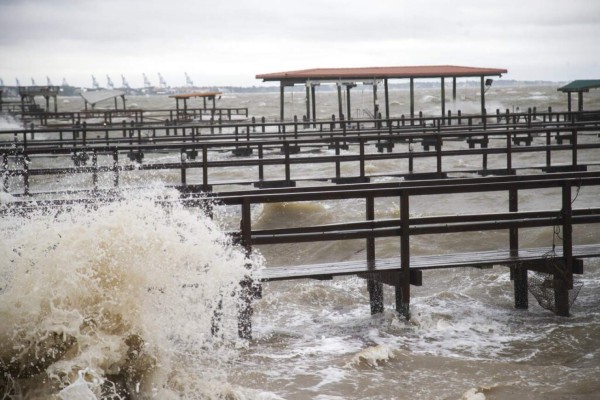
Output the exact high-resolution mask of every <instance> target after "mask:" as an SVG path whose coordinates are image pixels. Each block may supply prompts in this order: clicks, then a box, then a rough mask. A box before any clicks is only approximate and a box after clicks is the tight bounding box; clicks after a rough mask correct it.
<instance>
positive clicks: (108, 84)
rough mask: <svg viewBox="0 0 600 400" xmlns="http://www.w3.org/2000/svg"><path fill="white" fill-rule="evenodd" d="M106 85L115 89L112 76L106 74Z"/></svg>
mask: <svg viewBox="0 0 600 400" xmlns="http://www.w3.org/2000/svg"><path fill="white" fill-rule="evenodd" d="M106 87H107V88H108V89H114V88H115V85H114V84H113V81H112V79H110V76H108V75H106Z"/></svg>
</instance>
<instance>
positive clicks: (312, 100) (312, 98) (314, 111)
mask: <svg viewBox="0 0 600 400" xmlns="http://www.w3.org/2000/svg"><path fill="white" fill-rule="evenodd" d="M316 90H317V89H316V86H315V85H310V104H311V106H312V120H313V122H314V121H316V120H317V101H316V100H317V95H316ZM313 127H315V128H316V127H317V125H316V124H314V125H313Z"/></svg>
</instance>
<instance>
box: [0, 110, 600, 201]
mask: <svg viewBox="0 0 600 400" xmlns="http://www.w3.org/2000/svg"><path fill="white" fill-rule="evenodd" d="M549 119H550V118H549ZM380 122H381V121H371V123H375V124H376V123H380ZM598 123H600V121H592V122H589V121H588V122H585V123H573V122H572V121H569V122H561V123H557V122H556V121H555V120H554V119H552V122H548V123H546V124H545V125H544V124H543V123H541V124H538V125H535V126H528V124H525V125H519V124H516V125H513V124H510V125H506V124H500V125H501V127H496V128H494V129H492V127H491V126H489V127H488V128H487V129H484V128H483V127H482V126H479V127H465V126H460V125H456V126H454V125H452V126H444V125H439V124H438V125H436V126H434V127H413V126H400V127H398V126H396V127H393V128H391V126H393V124H391V125H390V126H388V127H381V128H372V129H361V130H355V131H351V132H340V131H339V130H337V129H336V130H330V131H327V130H326V131H312V130H308V131H303V132H298V131H296V132H292V133H290V134H281V133H277V132H272V133H264V134H263V133H260V132H259V133H256V134H254V133H253V134H252V135H250V132H249V130H248V132H246V134H245V135H242V136H239V135H236V134H234V135H225V134H224V135H210V134H209V135H204V136H200V135H198V136H196V135H193V134H192V135H191V136H190V135H188V136H177V137H175V136H165V135H162V136H157V137H156V138H154V137H146V138H145V139H144V140H143V141H141V139H140V137H141V136H140V135H141V133H140V132H141V128H134V129H128V128H127V129H123V135H124V136H125V137H113V136H111V135H110V134H109V133H110V132H113V133H114V132H115V130H114V129H113V128H98V129H99V130H97V131H95V132H97V133H102V135H104V137H99V138H95V139H90V138H87V139H86V135H85V134H83V131H82V130H77V129H76V128H73V130H72V131H71V132H70V133H71V135H74V138H73V139H68V140H67V139H66V138H65V137H61V138H59V139H52V138H50V139H39V138H37V139H34V140H32V139H31V138H29V139H27V138H28V137H29V136H31V135H32V134H33V132H31V131H28V130H25V131H22V132H15V133H12V135H14V137H15V141H12V140H10V141H6V142H5V143H6V144H5V145H4V146H3V145H2V144H1V143H2V142H0V154H1V155H2V159H1V165H0V174H1V175H2V176H3V180H4V182H3V187H4V190H6V191H11V192H14V190H10V186H11V182H14V183H15V184H16V185H18V181H19V179H21V180H22V181H21V182H22V184H21V187H22V190H23V192H24V194H29V193H30V192H33V191H35V190H36V189H35V188H32V187H31V186H30V185H31V183H30V180H29V177H33V176H37V177H40V176H44V175H46V176H48V175H64V174H87V175H88V176H90V177H91V179H90V180H91V182H90V183H91V186H93V188H94V189H96V190H98V189H100V188H99V187H98V184H97V183H98V176H99V175H101V174H105V175H106V174H107V173H108V174H112V175H113V179H112V181H113V182H114V187H118V186H119V184H120V181H121V179H120V175H122V174H123V173H128V172H130V173H134V174H136V175H140V174H142V173H143V172H144V171H148V172H149V173H152V174H153V173H155V172H156V171H164V172H169V171H174V172H178V173H179V175H180V182H181V185H182V186H186V187H187V188H188V189H190V190H201V191H212V190H213V187H214V186H224V185H254V186H256V187H259V188H269V187H293V186H295V185H296V183H297V182H299V181H309V180H314V181H330V182H333V183H336V184H345V183H359V182H369V181H370V180H371V179H374V178H380V177H384V176H391V177H402V178H404V179H432V178H443V177H446V176H448V174H451V173H454V174H479V175H514V174H516V173H517V171H518V170H522V169H537V170H541V171H543V172H566V171H585V170H587V168H588V167H593V166H596V165H598V164H599V162H598V161H593V160H591V159H589V157H588V159H587V160H586V162H585V164H582V163H581V162H580V161H579V153H580V152H582V151H589V150H595V149H599V148H600V141H598V140H594V139H592V140H589V139H588V140H587V141H585V142H583V143H582V140H581V137H583V136H584V135H586V136H589V137H593V138H595V137H596V135H597V132H598V130H599V129H600V128H598V126H597V125H598ZM283 126H285V125H283ZM297 127H298V126H297V124H296V125H295V128H297ZM110 129H113V130H112V131H111V130H110ZM161 129H164V128H161ZM194 129H195V128H194ZM117 131H118V132H120V131H119V130H118V129H117ZM133 131H135V132H137V133H136V135H137V137H128V135H130V134H131V133H132V132H133ZM43 132H45V131H42V133H43ZM91 132H94V131H93V130H90V132H88V134H91ZM4 133H5V134H9V133H10V132H4ZM54 133H56V132H54ZM36 134H38V135H39V134H40V132H38V131H36ZM45 134H49V133H48V132H46V133H45ZM61 135H62V134H61ZM527 138H529V139H530V140H525V139H527ZM578 138H579V139H578ZM553 140H554V141H553ZM448 143H454V144H452V145H451V146H450V145H448ZM523 143H524V144H525V145H522V144H523ZM416 144H420V145H421V147H422V149H419V148H415V146H414V145H416ZM478 146H479V147H478ZM375 148H376V149H377V152H375V151H374V149H375ZM394 148H395V149H394ZM301 149H304V150H305V151H301ZM326 149H329V150H331V151H327V150H326ZM322 150H325V153H322V152H321V151H322ZM559 152H560V153H563V154H568V159H569V162H568V163H564V162H563V163H561V164H557V163H556V161H555V159H556V156H557V154H558V153H559ZM152 153H155V154H160V155H161V156H163V157H164V155H165V154H171V155H172V156H173V157H175V159H176V160H174V161H173V162H158V161H153V160H152V158H151V157H147V155H149V154H152ZM228 153H230V154H232V155H228ZM527 153H530V154H535V153H540V154H543V155H544V156H545V157H544V158H545V160H544V161H545V162H539V161H538V162H536V163H531V161H529V162H528V163H527V164H524V163H523V162H522V161H520V162H518V163H517V162H516V161H515V160H514V159H516V158H517V157H518V156H519V155H522V154H527ZM39 157H46V158H48V157H54V158H56V159H57V163H58V159H60V158H63V159H64V158H66V159H67V160H64V161H67V162H72V163H73V164H74V166H72V167H65V166H63V167H57V168H40V167H39V166H38V167H36V160H37V158H39ZM452 157H477V158H480V160H481V166H480V167H475V168H474V167H470V168H465V167H462V168H460V167H458V168H457V167H456V166H452V167H450V166H448V163H447V162H446V160H447V159H451V158H452ZM499 157H500V158H504V160H503V161H501V162H500V165H501V167H498V158H499ZM69 158H70V160H69ZM563 158H564V157H563ZM428 159H429V160H430V161H431V160H432V161H433V162H434V164H435V167H434V168H431V167H427V169H423V167H422V166H421V165H422V164H423V161H427V160H428ZM385 160H397V161H401V162H403V163H404V166H403V167H402V169H400V168H398V169H394V170H389V171H384V172H370V171H368V168H367V163H369V162H379V161H385ZM492 161H493V162H494V167H490V164H491V162H492ZM61 164H63V165H64V162H63V163H61ZM306 164H310V165H316V164H322V165H323V166H324V167H331V166H333V167H334V171H333V172H318V171H317V172H312V173H310V174H307V173H303V174H302V175H300V174H298V173H296V172H295V169H296V168H299V167H301V166H302V165H306ZM430 164H431V162H430ZM347 165H351V166H352V167H354V168H355V169H357V170H358V171H357V172H355V173H353V174H348V173H345V174H343V173H342V166H347ZM223 168H240V169H244V171H248V168H251V171H254V173H255V174H256V175H255V176H254V177H253V178H252V177H247V176H245V177H243V178H241V179H227V180H224V179H218V180H217V179H214V178H212V176H213V175H215V172H216V171H218V170H219V169H223ZM267 168H270V169H271V171H272V170H273V168H279V169H281V171H280V176H278V177H273V172H270V177H267V174H266V173H265V170H266V169H267ZM328 169H329V168H324V170H325V171H327V170H328ZM192 176H193V178H191V179H190V177H192ZM104 181H105V182H106V179H105V180H104ZM109 181H110V180H109ZM36 182H43V181H42V180H40V179H36Z"/></svg>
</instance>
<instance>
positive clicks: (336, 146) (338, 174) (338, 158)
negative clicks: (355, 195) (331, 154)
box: [335, 139, 341, 179]
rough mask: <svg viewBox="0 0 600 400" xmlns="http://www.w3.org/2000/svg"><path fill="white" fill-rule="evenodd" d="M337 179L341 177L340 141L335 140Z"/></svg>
mask: <svg viewBox="0 0 600 400" xmlns="http://www.w3.org/2000/svg"><path fill="white" fill-rule="evenodd" d="M335 155H336V157H335V177H336V178H338V179H339V178H340V176H341V165H340V157H339V155H340V141H339V139H335Z"/></svg>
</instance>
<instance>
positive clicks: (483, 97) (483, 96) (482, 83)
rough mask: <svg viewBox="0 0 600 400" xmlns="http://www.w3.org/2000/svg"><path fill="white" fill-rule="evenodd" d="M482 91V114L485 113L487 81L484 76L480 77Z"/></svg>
mask: <svg viewBox="0 0 600 400" xmlns="http://www.w3.org/2000/svg"><path fill="white" fill-rule="evenodd" d="M479 87H480V89H479V90H480V91H481V115H483V114H484V113H485V82H484V77H483V76H481V77H480V85H479Z"/></svg>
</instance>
